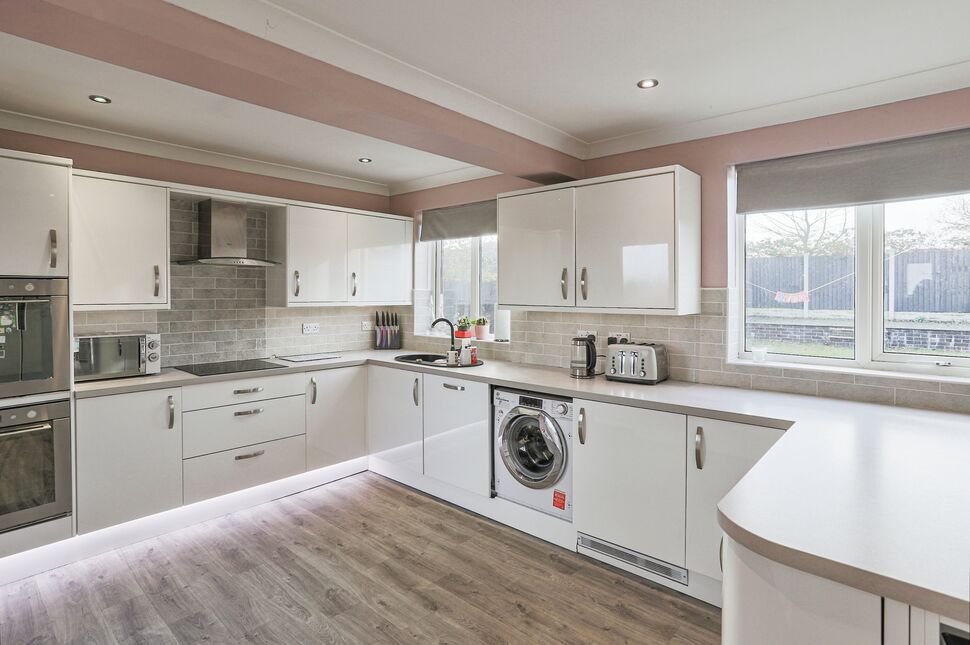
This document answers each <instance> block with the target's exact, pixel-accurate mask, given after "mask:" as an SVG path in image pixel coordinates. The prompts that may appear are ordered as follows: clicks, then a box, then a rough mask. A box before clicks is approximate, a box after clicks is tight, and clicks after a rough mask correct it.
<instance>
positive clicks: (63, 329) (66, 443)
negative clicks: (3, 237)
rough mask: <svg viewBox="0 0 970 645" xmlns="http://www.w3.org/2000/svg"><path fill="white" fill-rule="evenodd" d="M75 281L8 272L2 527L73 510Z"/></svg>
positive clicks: (0, 369)
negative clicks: (71, 285)
mask: <svg viewBox="0 0 970 645" xmlns="http://www.w3.org/2000/svg"><path fill="white" fill-rule="evenodd" d="M67 285H68V283H67V280H66V279H63V278H57V279H50V278H0V532H3V531H8V530H11V529H15V528H19V527H22V526H27V525H30V524H35V523H37V522H43V521H46V520H52V519H55V518H58V517H63V516H65V515H69V514H70V513H71V403H70V394H69V390H70V384H71V344H70V328H69V324H70V322H69V321H70V315H69V305H68V297H67ZM45 395H46V396H45ZM61 395H63V396H61Z"/></svg>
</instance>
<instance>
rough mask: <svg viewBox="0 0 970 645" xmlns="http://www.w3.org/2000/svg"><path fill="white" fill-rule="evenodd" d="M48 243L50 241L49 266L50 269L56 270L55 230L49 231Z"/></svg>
mask: <svg viewBox="0 0 970 645" xmlns="http://www.w3.org/2000/svg"><path fill="white" fill-rule="evenodd" d="M50 241H51V261H50V265H51V268H52V269H56V268H57V230H56V229H53V228H52V229H51V232H50Z"/></svg>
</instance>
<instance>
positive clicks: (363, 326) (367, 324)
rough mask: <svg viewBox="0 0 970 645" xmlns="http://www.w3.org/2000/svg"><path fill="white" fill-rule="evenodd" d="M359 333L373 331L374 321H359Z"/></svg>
mask: <svg viewBox="0 0 970 645" xmlns="http://www.w3.org/2000/svg"><path fill="white" fill-rule="evenodd" d="M360 330H361V331H374V321H373V320H361V321H360Z"/></svg>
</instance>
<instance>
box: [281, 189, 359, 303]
mask: <svg viewBox="0 0 970 645" xmlns="http://www.w3.org/2000/svg"><path fill="white" fill-rule="evenodd" d="M347 217H348V214H347V213H346V212H343V211H336V210H326V209H323V208H308V207H306V206H294V205H292V204H291V205H289V206H287V207H286V213H285V214H273V215H271V216H270V217H269V218H268V225H267V238H268V242H267V243H268V251H269V258H270V259H271V260H275V261H277V262H280V264H278V265H277V266H273V267H270V268H269V269H267V275H266V285H267V293H266V297H267V303H269V304H271V305H272V306H276V307H287V306H313V305H322V304H333V303H345V302H346V301H347V293H348V291H347Z"/></svg>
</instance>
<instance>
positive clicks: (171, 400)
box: [168, 396, 175, 430]
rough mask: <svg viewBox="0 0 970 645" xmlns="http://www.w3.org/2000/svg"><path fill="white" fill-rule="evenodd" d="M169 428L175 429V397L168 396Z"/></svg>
mask: <svg viewBox="0 0 970 645" xmlns="http://www.w3.org/2000/svg"><path fill="white" fill-rule="evenodd" d="M168 429H169V430H174V429H175V397H174V396H169V397H168Z"/></svg>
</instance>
